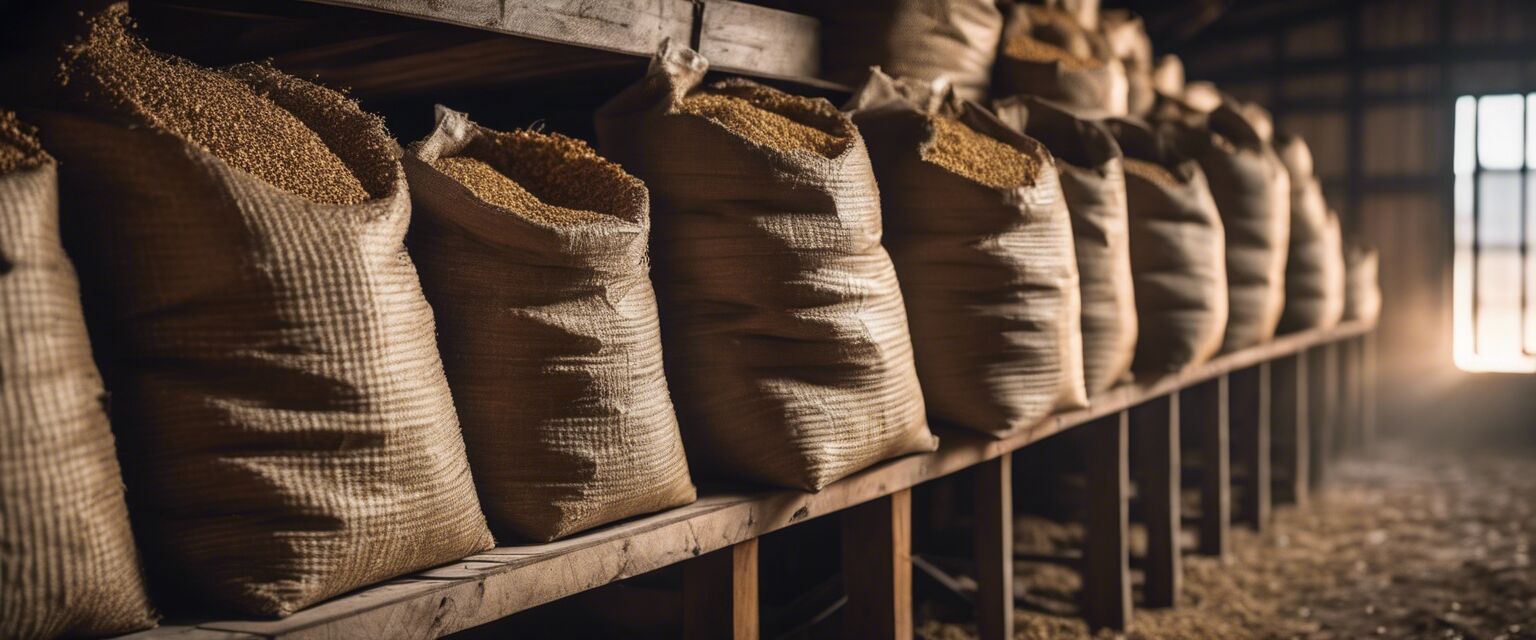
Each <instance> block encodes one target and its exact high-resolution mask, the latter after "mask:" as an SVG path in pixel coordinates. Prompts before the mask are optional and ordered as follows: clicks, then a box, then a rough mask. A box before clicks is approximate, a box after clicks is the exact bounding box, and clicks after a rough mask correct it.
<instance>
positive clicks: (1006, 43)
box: [992, 4, 1129, 116]
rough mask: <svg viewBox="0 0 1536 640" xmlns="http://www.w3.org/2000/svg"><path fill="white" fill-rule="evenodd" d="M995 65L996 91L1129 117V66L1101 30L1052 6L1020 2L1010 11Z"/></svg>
mask: <svg viewBox="0 0 1536 640" xmlns="http://www.w3.org/2000/svg"><path fill="white" fill-rule="evenodd" d="M1005 18H1006V19H1005V22H1004V26H1003V39H1002V43H1001V45H1000V46H999V48H998V53H997V64H996V66H995V67H994V68H993V77H992V85H993V91H992V93H993V94H994V95H997V96H1003V97H1006V96H1016V95H1032V96H1037V97H1041V98H1045V99H1048V100H1054V101H1057V102H1060V103H1062V104H1065V105H1068V106H1071V107H1075V108H1081V109H1092V110H1100V111H1104V112H1107V113H1108V114H1109V115H1117V116H1118V115H1125V114H1126V112H1127V110H1128V108H1129V105H1128V104H1127V103H1126V100H1127V90H1128V86H1127V81H1126V75H1125V66H1124V64H1123V63H1121V61H1120V60H1119V59H1118V58H1116V57H1115V56H1114V55H1113V52H1112V51H1111V49H1110V47H1109V43H1108V42H1106V41H1105V40H1104V37H1103V36H1101V35H1099V33H1098V32H1097V31H1090V30H1088V29H1085V28H1083V26H1082V25H1081V24H1078V22H1077V21H1076V19H1075V18H1074V17H1073V16H1072V15H1071V14H1069V13H1067V12H1065V11H1062V10H1060V9H1057V8H1054V7H1045V6H1037V5H1030V4H1017V5H1014V6H1012V7H1010V8H1009V9H1008V11H1007V15H1006V17H1005Z"/></svg>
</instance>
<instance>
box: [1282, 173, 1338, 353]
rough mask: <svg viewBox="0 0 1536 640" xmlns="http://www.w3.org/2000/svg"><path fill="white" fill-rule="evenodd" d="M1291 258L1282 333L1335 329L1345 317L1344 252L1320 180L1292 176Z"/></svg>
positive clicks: (1335, 222) (1286, 277)
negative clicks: (1333, 327) (1297, 185)
mask: <svg viewBox="0 0 1536 640" xmlns="http://www.w3.org/2000/svg"><path fill="white" fill-rule="evenodd" d="M1291 180H1292V181H1293V183H1294V184H1299V185H1300V188H1293V189H1292V191H1291V243H1290V256H1289V257H1288V258H1287V259H1286V263H1285V310H1284V311H1283V312H1282V313H1281V314H1280V331H1281V332H1284V333H1290V332H1295V331H1305V330H1307V329H1320V328H1326V327H1331V326H1333V325H1336V324H1338V323H1339V319H1340V317H1342V315H1343V313H1344V247H1343V238H1342V237H1341V233H1340V229H1339V218H1338V216H1336V215H1333V213H1332V212H1330V211H1329V210H1328V204H1327V203H1326V202H1324V201H1323V189H1322V187H1321V186H1320V185H1319V184H1318V182H1317V178H1314V177H1312V176H1295V175H1293V176H1291Z"/></svg>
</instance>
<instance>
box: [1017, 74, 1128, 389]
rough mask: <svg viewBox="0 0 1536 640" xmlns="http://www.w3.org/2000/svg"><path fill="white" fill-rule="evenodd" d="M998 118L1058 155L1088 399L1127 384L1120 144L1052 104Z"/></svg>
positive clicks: (1020, 107)
mask: <svg viewBox="0 0 1536 640" xmlns="http://www.w3.org/2000/svg"><path fill="white" fill-rule="evenodd" d="M997 113H998V116H999V117H1000V118H1001V119H1002V120H1003V121H1004V122H1006V123H1008V124H1009V125H1011V126H1013V127H1014V128H1016V129H1018V130H1020V131H1023V132H1024V134H1025V135H1028V136H1030V137H1032V138H1034V139H1036V140H1039V141H1040V142H1041V143H1042V144H1044V145H1045V148H1046V149H1047V150H1048V151H1050V153H1051V154H1052V155H1053V156H1054V157H1055V158H1056V168H1057V170H1058V172H1059V173H1060V175H1061V190H1062V193H1063V194H1064V195H1065V196H1066V201H1067V210H1068V211H1069V212H1070V214H1071V218H1072V238H1073V245H1074V248H1075V249H1076V254H1077V271H1078V273H1079V279H1080V281H1081V282H1080V285H1079V286H1080V288H1081V290H1082V298H1083V378H1084V381H1085V383H1086V385H1087V389H1088V393H1089V394H1090V395H1092V394H1096V393H1099V392H1102V391H1105V390H1107V389H1109V388H1110V387H1113V386H1115V384H1117V383H1119V382H1122V381H1123V380H1124V379H1125V378H1126V377H1127V374H1129V373H1130V370H1131V361H1132V359H1133V358H1134V357H1135V355H1136V333H1137V321H1136V294H1135V285H1134V283H1133V281H1132V277H1131V246H1130V244H1131V243H1130V230H1129V228H1128V227H1127V224H1126V218H1127V203H1126V198H1125V170H1124V168H1123V166H1122V163H1121V153H1120V145H1119V144H1118V143H1116V142H1115V138H1114V136H1113V135H1112V134H1110V132H1109V130H1108V129H1105V128H1104V125H1102V124H1101V123H1100V122H1099V121H1097V120H1093V119H1089V118H1087V117H1084V116H1082V115H1079V114H1074V113H1073V112H1072V111H1070V110H1068V109H1065V108H1062V107H1061V106H1059V105H1054V104H1051V103H1049V102H1046V101H1043V100H1039V99H1035V98H1027V99H1023V100H1019V99H1014V98H1008V99H1005V100H1003V101H1002V102H1000V103H999V104H998V105H997Z"/></svg>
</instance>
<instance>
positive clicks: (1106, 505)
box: [1082, 412, 1131, 630]
mask: <svg viewBox="0 0 1536 640" xmlns="http://www.w3.org/2000/svg"><path fill="white" fill-rule="evenodd" d="M1083 429H1085V430H1086V432H1087V433H1086V434H1085V435H1086V443H1087V444H1086V445H1085V446H1086V447H1087V448H1086V450H1085V451H1084V455H1085V456H1086V460H1085V462H1086V468H1087V480H1088V491H1087V501H1088V504H1087V505H1086V506H1087V522H1086V523H1085V528H1084V532H1083V533H1084V536H1083V592H1082V598H1083V609H1082V610H1083V618H1084V619H1085V620H1087V622H1088V626H1089V627H1091V628H1094V629H1104V628H1107V629H1113V630H1124V629H1125V628H1126V625H1128V624H1130V621H1131V563H1130V544H1129V539H1128V533H1129V531H1130V514H1129V513H1128V509H1129V501H1130V487H1129V485H1130V469H1129V468H1128V467H1129V459H1130V458H1129V453H1130V452H1129V447H1130V445H1129V443H1128V442H1127V440H1128V437H1129V420H1128V416H1127V414H1126V413H1124V412H1122V413H1118V414H1115V415H1112V416H1106V417H1103V418H1100V419H1098V420H1095V421H1094V422H1092V423H1089V424H1087V425H1084V426H1083Z"/></svg>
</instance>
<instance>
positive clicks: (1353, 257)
mask: <svg viewBox="0 0 1536 640" xmlns="http://www.w3.org/2000/svg"><path fill="white" fill-rule="evenodd" d="M1380 264H1381V255H1380V254H1379V253H1377V251H1376V249H1374V248H1370V247H1362V246H1359V245H1350V246H1349V248H1348V249H1347V250H1346V251H1345V252H1344V265H1345V266H1344V269H1345V278H1346V280H1345V292H1344V319H1345V320H1360V321H1364V322H1367V323H1371V324H1375V323H1376V320H1378V319H1379V318H1381V283H1380V282H1379V281H1378V280H1377V276H1378V275H1379V270H1380Z"/></svg>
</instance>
